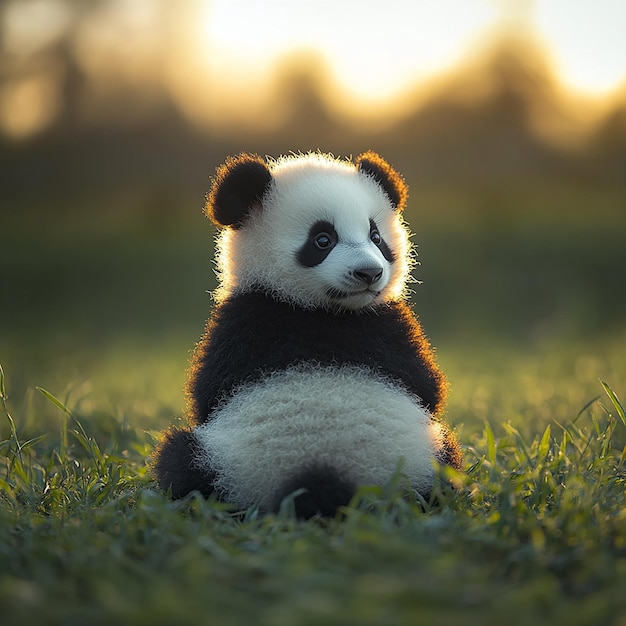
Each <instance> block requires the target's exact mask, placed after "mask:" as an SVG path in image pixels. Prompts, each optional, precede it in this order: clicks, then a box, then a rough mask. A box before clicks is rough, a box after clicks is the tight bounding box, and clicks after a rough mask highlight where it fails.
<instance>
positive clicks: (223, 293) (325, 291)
mask: <svg viewBox="0 0 626 626" xmlns="http://www.w3.org/2000/svg"><path fill="white" fill-rule="evenodd" d="M270 169H271V172H272V176H273V181H272V185H271V188H270V190H269V191H268V193H266V195H265V197H264V198H263V207H262V208H261V207H259V208H258V210H253V211H252V214H251V215H250V216H249V217H248V218H247V219H246V221H245V223H244V225H243V227H242V228H240V229H239V230H233V229H230V228H227V229H224V230H223V231H222V233H221V234H220V236H219V238H218V244H217V249H218V254H217V259H218V272H219V277H220V282H221V285H220V289H219V291H218V294H217V295H218V299H222V298H224V297H227V296H228V295H230V294H232V293H234V292H241V291H246V290H249V289H250V288H253V287H255V286H259V285H260V286H262V287H264V288H266V289H267V290H268V291H270V292H272V293H273V294H275V295H276V296H277V297H279V298H281V299H283V300H286V301H289V302H293V303H295V304H297V305H299V306H303V307H326V308H337V307H338V308H346V309H360V308H364V307H368V306H371V305H372V304H374V303H376V302H380V301H384V300H388V299H395V298H398V297H400V296H401V295H402V293H403V291H404V288H405V282H406V280H407V277H408V274H409V271H410V266H411V258H410V246H409V241H408V232H407V229H406V228H405V225H404V223H403V222H402V218H401V216H400V215H399V214H398V212H396V211H395V210H394V209H393V207H392V206H391V203H390V201H389V198H388V197H387V195H386V194H385V193H384V191H383V190H382V188H381V187H380V186H379V185H378V184H377V183H376V182H375V181H374V180H373V179H371V178H370V177H369V176H367V175H365V174H363V173H359V172H358V171H357V169H356V168H355V166H354V165H352V164H350V163H347V162H343V161H338V160H335V159H333V158H332V157H328V156H325V155H320V154H309V155H306V156H294V157H285V158H283V159H280V160H278V161H276V162H273V163H271V164H270ZM370 220H374V222H375V223H376V225H377V227H378V230H379V232H380V234H381V236H382V238H383V239H384V240H385V242H386V243H387V245H388V246H389V248H390V249H391V251H392V252H393V254H394V257H395V261H394V262H393V263H390V262H389V261H387V260H386V259H385V258H384V256H383V254H382V252H381V251H380V249H378V247H377V246H376V245H375V244H374V243H372V241H371V240H370ZM319 221H327V222H330V223H331V224H333V225H334V227H335V230H336V232H337V233H338V236H339V242H338V244H337V245H336V246H335V248H334V249H333V250H332V251H331V252H330V254H329V255H328V257H327V258H326V259H325V260H324V261H323V262H322V263H320V264H319V265H316V266H314V267H304V266H303V265H301V264H300V263H299V262H298V260H297V253H298V251H299V250H300V248H301V247H302V246H303V245H304V243H305V242H306V240H307V237H308V235H309V230H310V228H311V226H312V225H313V224H315V223H316V222H319ZM363 267H380V268H381V269H382V270H383V274H382V277H381V278H380V280H378V281H377V282H376V283H375V284H374V285H372V286H371V288H370V289H369V290H365V289H364V286H363V285H355V284H354V281H353V280H351V279H350V273H351V271H352V270H354V269H358V268H363ZM331 290H337V291H340V292H343V293H350V294H351V295H349V296H347V297H343V298H341V299H336V298H332V297H330V296H329V291H331Z"/></svg>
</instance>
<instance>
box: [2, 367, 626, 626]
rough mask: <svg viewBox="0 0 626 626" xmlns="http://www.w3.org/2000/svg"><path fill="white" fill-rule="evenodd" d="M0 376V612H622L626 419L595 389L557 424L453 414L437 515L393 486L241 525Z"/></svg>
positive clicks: (114, 432) (389, 618)
mask: <svg viewBox="0 0 626 626" xmlns="http://www.w3.org/2000/svg"><path fill="white" fill-rule="evenodd" d="M580 367H582V365H581V366H580ZM526 372H527V378H528V377H529V376H530V374H529V372H528V370H526ZM9 374H10V372H9ZM507 380H508V381H510V380H511V378H509V379H507ZM534 383H535V384H539V383H541V381H540V380H539V379H535V380H534ZM527 384H528V388H529V389H530V388H531V387H532V384H531V383H530V382H529V381H528V380H527ZM544 386H545V381H544ZM7 387H8V383H7V381H5V377H4V374H0V395H1V405H2V412H3V413H4V415H3V416H2V418H3V419H4V420H5V425H4V427H3V431H2V432H6V434H7V436H6V439H5V440H4V441H3V442H2V443H1V444H0V446H1V452H0V607H1V611H2V619H3V622H4V623H15V624H18V623H19V624H21V623H45V624H86V623H88V624H112V623H130V624H151V625H154V624H194V625H196V624H203V623H216V624H224V625H227V624H247V623H254V624H268V625H272V626H274V625H282V624H284V625H286V626H291V625H293V624H381V625H382V624H385V625H387V624H430V625H433V624H434V625H437V624H502V623H506V624H529V623H533V624H573V625H576V624H609V625H615V626H620V625H623V624H624V623H625V621H626V601H625V600H624V587H625V585H626V510H625V508H624V493H625V485H626V482H625V481H626V446H625V444H626V417H625V416H624V408H623V405H622V404H621V403H620V400H619V399H618V397H617V395H616V394H615V393H614V391H613V390H612V388H611V387H610V386H608V385H606V384H604V385H603V384H602V383H600V382H597V381H596V382H595V387H596V391H597V392H598V397H597V398H595V399H594V398H588V402H586V403H585V404H586V406H585V404H583V405H580V406H576V407H575V406H571V407H570V413H569V415H567V417H566V418H565V419H562V420H561V421H560V423H558V424H557V423H556V422H554V421H553V422H552V423H548V424H546V423H545V422H544V421H542V420H541V419H540V418H537V417H536V416H534V415H532V414H530V412H527V413H524V414H521V415H517V414H515V413H514V412H513V411H509V413H508V414H507V415H499V416H496V415H495V413H493V412H492V410H491V409H489V410H488V414H486V415H485V416H484V419H483V417H482V416H479V417H476V416H475V417H474V418H473V421H471V422H470V420H471V417H470V413H471V412H472V411H474V414H476V413H477V412H479V408H478V407H477V406H474V408H473V409H471V408H468V407H465V409H466V412H465V414H464V417H465V419H466V422H465V424H464V425H463V428H462V431H461V433H462V439H463V444H464V447H465V454H466V463H467V473H466V474H465V475H457V474H451V473H449V472H446V471H445V470H443V469H442V470H441V471H440V478H441V483H440V488H439V491H440V499H441V501H442V504H441V505H440V506H439V507H435V508H430V507H426V510H425V511H424V510H423V509H422V507H421V506H420V504H419V503H418V502H416V501H415V499H414V498H411V497H410V495H409V496H408V497H407V493H406V491H405V490H404V489H403V485H402V481H401V479H400V478H399V479H398V480H397V481H395V482H394V484H391V485H389V486H387V487H386V488H384V489H374V488H370V489H363V490H362V491H361V492H359V493H358V494H357V497H356V498H355V500H354V501H353V503H352V504H351V506H350V507H349V508H347V509H346V510H344V511H343V513H342V516H341V519H339V518H338V519H334V520H329V521H319V520H312V521H308V522H301V521H297V520H296V519H294V517H293V515H292V513H291V511H290V508H289V503H288V502H287V503H285V506H284V509H283V510H282V511H281V512H280V514H278V515H275V516H267V517H261V516H259V515H257V513H256V511H255V510H250V511H247V512H245V515H244V516H243V518H242V517H241V516H238V515H235V514H234V512H233V511H230V510H228V508H227V507H224V506H221V505H219V504H217V503H215V502H211V501H209V502H206V501H204V500H202V499H199V498H193V497H192V498H189V499H187V500H186V501H183V502H171V501H169V500H168V498H167V497H166V496H165V495H164V494H162V493H160V492H158V491H157V490H156V489H155V486H154V484H153V482H152V480H151V477H150V473H149V468H148V466H147V458H148V455H149V453H150V449H151V447H152V444H153V441H154V439H153V438H154V433H153V432H151V431H145V430H141V429H139V428H137V427H136V426H135V425H132V426H131V425H130V424H129V423H128V422H127V421H125V420H120V419H119V418H118V417H115V416H112V415H110V414H109V415H107V414H106V413H104V412H102V411H100V412H99V411H95V412H92V413H91V414H85V415H78V414H77V413H76V412H75V410H74V409H72V408H68V406H67V403H66V402H65V401H61V400H59V399H58V398H57V397H55V396H54V395H53V394H52V393H50V392H49V391H46V390H44V389H41V388H39V389H38V391H37V394H38V395H39V396H40V397H41V403H38V404H36V405H35V406H36V407H37V410H38V411H40V412H41V415H42V416H43V420H42V421H37V419H36V415H34V414H33V415H31V416H30V417H28V418H16V417H15V416H13V417H12V416H11V412H12V408H11V407H12V403H10V402H9V399H8V392H7ZM482 394H483V396H484V395H485V394H487V397H483V401H484V402H485V403H486V405H487V406H489V405H492V406H493V407H494V409H493V410H494V411H497V410H499V409H501V408H502V406H501V403H500V401H499V399H498V398H497V397H496V395H495V394H494V395H493V397H492V398H490V397H489V391H488V389H487V388H485V389H483V392H482ZM463 395H465V392H463ZM490 399H492V400H493V402H490ZM527 399H528V401H529V403H530V404H529V405H528V406H531V405H532V403H533V402H536V401H537V400H536V399H535V400H533V398H531V397H530V395H529V394H528V398H527ZM544 400H545V398H544ZM538 401H539V402H541V401H542V400H541V398H539V400H538ZM17 404H19V402H18V403H17ZM21 406H22V407H23V408H24V410H28V409H27V406H26V405H25V404H22V405H21ZM462 408H463V405H462V404H461V403H460V402H459V401H458V400H456V399H455V398H454V395H453V398H452V399H451V407H450V411H451V412H453V413H456V412H460V413H461V414H463V411H462V410H461V409H462ZM496 417H497V420H496V419H495V418H496ZM157 421H158V420H157ZM16 423H21V425H22V426H21V428H18V427H17V426H16ZM38 423H39V424H41V423H44V424H46V425H47V430H48V432H45V433H42V432H39V433H36V425H37V424H38ZM53 424H55V426H54V427H53ZM450 482H452V483H453V484H455V485H456V487H457V489H456V490H451V489H450V488H449V486H447V485H449V483H450Z"/></svg>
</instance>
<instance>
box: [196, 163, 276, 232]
mask: <svg viewBox="0 0 626 626" xmlns="http://www.w3.org/2000/svg"><path fill="white" fill-rule="evenodd" d="M271 181H272V175H271V173H270V170H269V168H268V167H267V164H266V163H265V161H264V160H263V159H262V158H261V157H260V156H257V155H255V154H245V153H243V154H240V155H239V156H236V157H229V158H228V159H226V162H225V163H223V164H222V165H220V166H219V167H218V168H217V172H216V173H215V178H214V179H213V184H212V186H211V190H210V191H209V193H208V194H207V200H206V207H205V211H206V214H207V215H208V216H209V217H210V218H211V220H212V221H213V222H214V223H215V224H217V225H218V226H233V227H234V228H239V227H240V226H241V225H242V224H243V222H244V220H245V218H246V216H247V215H248V214H249V213H250V210H251V208H252V207H253V206H254V207H255V208H256V207H260V206H261V199H262V198H263V194H264V193H265V191H266V190H267V188H268V186H269V184H270V183H271Z"/></svg>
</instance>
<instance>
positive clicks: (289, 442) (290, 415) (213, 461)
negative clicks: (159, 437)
mask: <svg viewBox="0 0 626 626" xmlns="http://www.w3.org/2000/svg"><path fill="white" fill-rule="evenodd" d="M194 434H195V436H196V438H197V441H198V443H199V445H200V448H201V453H200V454H199V455H198V457H197V459H196V462H197V465H198V467H200V468H204V469H206V470H207V471H210V472H214V473H215V474H216V482H215V487H216V489H217V491H218V493H219V495H220V496H221V497H222V498H223V499H225V500H226V501H228V502H231V503H233V504H236V505H237V506H240V507H242V508H245V507H248V506H250V505H252V504H258V505H259V506H260V507H261V508H267V507H269V506H270V505H271V503H272V502H273V501H274V499H275V497H276V494H277V493H281V488H282V487H283V485H284V483H285V480H286V479H287V478H288V477H293V476H295V475H297V474H298V473H299V472H300V471H301V470H304V469H306V468H308V467H311V466H315V465H317V466H319V465H327V466H329V467H331V468H334V469H335V470H336V471H337V472H338V473H339V474H340V475H341V476H343V477H345V479H346V480H347V481H349V482H352V483H354V484H356V485H384V484H386V483H387V482H388V481H389V480H390V479H391V478H392V477H393V475H394V473H395V472H397V471H398V469H400V470H401V471H402V473H403V474H404V475H406V477H407V478H408V480H409V481H410V483H411V485H412V486H413V488H415V489H416V490H418V491H419V492H421V493H426V492H428V491H429V490H430V488H431V487H432V483H433V473H434V468H433V460H434V458H435V451H436V450H437V449H439V448H440V447H441V444H442V441H441V439H442V433H441V429H440V426H439V425H438V423H437V422H436V421H435V420H433V419H432V417H431V416H430V414H429V413H428V411H426V410H425V409H424V408H422V407H421V406H420V403H419V400H418V399H417V398H415V397H412V396H411V395H410V394H408V393H407V392H406V391H405V390H403V389H402V388H401V387H399V386H398V385H396V384H393V383H392V382H391V381H388V380H386V379H384V378H382V377H380V376H378V375H376V374H375V373H373V372H371V371H370V370H368V369H367V368H360V367H354V366H350V367H348V366H343V367H332V366H315V365H300V366H297V367H292V368H290V369H287V370H284V371H280V372H275V373H273V374H271V375H269V376H268V377H267V378H265V379H263V380H262V381H261V382H259V383H255V384H253V385H250V386H245V385H244V386H242V387H240V388H239V389H237V390H235V392H234V393H233V394H232V395H231V396H230V397H229V398H227V399H225V400H224V401H223V403H222V404H221V406H220V407H219V408H218V409H217V410H216V412H215V413H214V415H213V416H212V419H211V420H210V421H208V422H207V423H205V424H203V425H201V426H198V427H196V428H195V430H194ZM283 495H284V494H283Z"/></svg>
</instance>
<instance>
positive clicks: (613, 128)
mask: <svg viewBox="0 0 626 626" xmlns="http://www.w3.org/2000/svg"><path fill="white" fill-rule="evenodd" d="M625 32H626V4H625V3H623V2H621V0H613V1H612V0H599V1H595V0H594V1H591V0H577V1H576V2H570V1H565V0H536V1H534V2H533V1H530V0H499V1H498V0H491V1H490V0H462V1H461V0H454V1H452V0H436V1H435V0H388V1H387V2H384V3H381V2H373V1H372V2H370V1H369V0H360V1H359V2H357V1H352V0H343V1H342V0H335V1H334V2H330V1H327V0H313V1H310V2H306V3H301V2H293V1H291V0H265V1H264V2H256V1H253V0H248V1H244V0H178V1H177V2H170V1H169V0H132V1H131V0H7V1H4V2H2V3H0V80H1V83H0V302H1V304H0V363H2V365H3V366H4V369H5V370H6V374H7V379H8V381H9V382H10V388H11V392H12V395H13V398H14V400H15V401H17V402H19V403H21V406H22V408H23V411H21V412H20V413H21V414H22V415H24V416H28V415H30V416H31V417H32V416H36V415H37V411H38V405H37V402H38V400H37V397H38V396H37V394H36V393H35V392H33V386H34V385H41V386H43V387H45V388H47V389H49V390H51V391H53V392H54V393H56V394H58V395H59V397H62V398H63V399H66V400H68V401H69V402H70V403H71V404H72V406H76V407H77V410H80V411H81V413H83V414H92V413H94V412H102V413H106V414H107V415H113V416H114V417H115V418H116V419H118V418H120V419H125V420H129V421H131V422H132V423H135V424H144V425H145V426H146V427H150V428H159V427H161V426H162V425H164V424H165V423H166V422H167V421H169V420H171V419H172V417H173V416H175V415H178V414H180V412H181V410H182V408H183V403H184V401H183V397H182V393H181V387H182V384H183V380H184V373H185V368H186V364H187V360H188V357H189V351H190V349H191V348H192V347H193V344H194V342H195V341H196V340H197V338H198V337H199V335H200V333H201V332H202V329H203V325H204V321H205V318H206V317H207V316H208V314H209V311H210V307H211V298H210V295H209V294H208V293H207V292H209V291H210V290H211V289H213V288H214V287H215V279H214V275H213V265H212V256H213V234H214V233H213V231H212V227H211V225H210V224H209V223H208V221H207V220H206V218H204V216H203V215H202V206H203V200H204V194H205V192H206V191H207V189H208V185H209V177H210V176H211V175H212V173H213V172H214V170H215V167H216V166H217V165H218V164H219V163H220V162H222V161H223V160H224V158H225V157H226V156H227V155H230V154H235V153H238V152H240V151H242V150H245V151H252V152H257V153H259V154H261V155H272V156H278V155H280V154H285V153H288V152H292V151H293V152H299V151H308V150H322V151H325V152H332V153H333V154H335V155H337V156H341V157H349V156H350V155H357V154H358V153H360V152H361V151H363V150H366V149H374V150H376V151H378V152H380V153H381V154H382V155H383V156H384V157H385V158H386V159H387V160H389V161H390V162H391V163H392V164H393V165H394V166H395V167H396V168H397V169H398V170H399V171H401V172H402V173H403V174H404V176H405V178H406V179H407V182H408V183H409V185H410V200H409V208H408V210H407V214H406V217H407V220H408V222H409V224H410V226H411V229H412V231H413V232H414V240H415V242H416V244H417V245H418V251H419V258H420V261H421V265H420V266H419V267H418V269H417V270H416V272H415V274H416V275H415V277H416V278H417V279H418V280H419V281H421V282H420V284H416V285H414V295H413V300H414V303H415V308H416V310H417V312H418V313H419V315H420V317H421V319H422V322H423V324H424V326H425V328H426V331H427V333H428V334H429V335H430V337H431V338H432V340H433V342H434V343H435V345H437V346H438V350H439V356H440V360H441V361H442V363H443V365H444V367H445V368H446V370H447V371H448V373H449V375H450V378H451V380H452V389H453V392H452V393H453V395H452V398H451V412H452V417H451V419H452V421H453V422H454V421H459V420H461V419H465V418H464V417H463V416H464V415H465V416H466V417H467V415H469V414H470V413H471V414H472V415H473V416H474V417H476V416H478V417H480V414H481V411H484V410H486V409H485V406H484V405H485V398H486V397H487V396H488V395H489V397H490V398H493V397H494V396H493V394H494V393H495V392H497V393H499V394H501V396H502V397H508V398H512V400H511V402H518V403H519V407H518V409H519V410H520V411H523V406H524V403H526V404H527V403H528V402H532V406H533V411H535V412H537V411H539V412H541V411H544V412H545V417H546V419H551V418H559V417H563V416H562V415H560V414H559V406H560V402H561V400H563V399H564V398H566V399H567V406H568V407H570V408H571V406H572V402H574V404H575V403H577V402H580V406H581V407H582V406H583V404H584V403H585V402H586V401H587V400H589V399H590V395H589V394H591V393H595V392H592V391H590V390H591V389H593V388H594V385H595V386H597V378H598V377H601V378H605V379H607V380H608V382H609V383H610V384H611V385H612V386H613V388H614V389H615V391H617V392H618V393H619V392H620V391H622V392H623V391H624V380H625V374H626V370H625V366H626V355H625V353H626V350H625V348H626V37H625V36H624V33H625ZM557 372H558V375H557ZM486 389H489V393H488V394H487V392H486V391H485V390H486ZM516 389H521V391H518V392H516ZM494 390H495V391H494ZM529 398H531V399H530V400H529ZM503 402H506V401H505V400H503ZM563 402H565V400H563ZM563 406H565V404H563ZM568 410H570V409H568Z"/></svg>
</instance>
